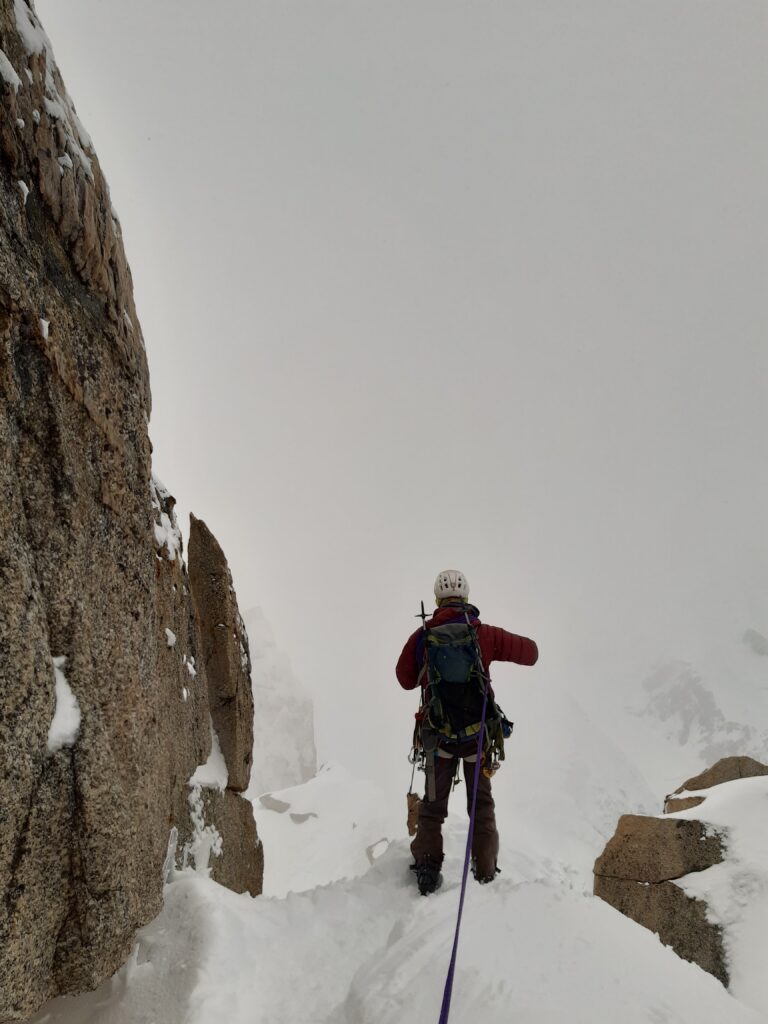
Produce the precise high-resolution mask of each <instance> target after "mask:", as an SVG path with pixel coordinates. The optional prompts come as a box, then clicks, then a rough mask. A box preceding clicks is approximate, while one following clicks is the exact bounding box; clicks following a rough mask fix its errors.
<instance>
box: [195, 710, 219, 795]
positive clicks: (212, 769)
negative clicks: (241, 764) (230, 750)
mask: <svg viewBox="0 0 768 1024" xmlns="http://www.w3.org/2000/svg"><path fill="white" fill-rule="evenodd" d="M228 781H229V774H228V772H227V764H226V761H225V760H224V755H223V754H222V752H221V744H220V743H219V737H218V736H217V735H216V730H215V729H214V728H213V721H211V752H210V754H209V755H208V760H207V761H206V762H205V764H201V765H199V766H198V767H197V768H196V769H195V773H194V775H193V776H192V778H191V779H190V780H189V785H190V786H201V787H203V788H204V789H218V790H220V791H221V792H222V793H223V792H224V790H225V789H226V788H227V782H228Z"/></svg>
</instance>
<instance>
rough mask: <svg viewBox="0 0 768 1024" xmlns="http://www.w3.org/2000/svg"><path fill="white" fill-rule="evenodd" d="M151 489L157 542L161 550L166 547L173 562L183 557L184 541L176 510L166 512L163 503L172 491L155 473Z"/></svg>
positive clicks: (167, 554)
mask: <svg viewBox="0 0 768 1024" xmlns="http://www.w3.org/2000/svg"><path fill="white" fill-rule="evenodd" d="M149 491H150V499H151V502H152V508H153V510H154V512H155V524H154V530H155V543H156V544H157V547H158V549H159V550H160V551H162V549H163V548H165V550H166V556H165V557H166V558H167V559H168V561H169V562H173V561H175V559H176V558H179V559H180V558H181V552H182V547H183V542H182V537H181V529H180V528H179V524H178V521H177V519H176V514H175V512H174V511H173V510H172V509H171V512H170V514H169V513H168V512H164V511H163V507H162V504H161V501H167V500H168V499H169V498H170V496H171V493H170V491H169V490H168V488H167V487H165V486H164V484H163V483H162V482H161V481H160V480H159V479H158V478H157V477H156V476H155V475H154V474H153V476H152V479H151V480H150V484H149Z"/></svg>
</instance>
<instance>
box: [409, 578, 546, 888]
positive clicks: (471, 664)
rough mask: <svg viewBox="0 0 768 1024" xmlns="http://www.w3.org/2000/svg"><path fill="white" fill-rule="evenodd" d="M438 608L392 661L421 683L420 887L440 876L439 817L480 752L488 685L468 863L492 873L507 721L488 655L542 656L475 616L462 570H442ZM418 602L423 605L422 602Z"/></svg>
mask: <svg viewBox="0 0 768 1024" xmlns="http://www.w3.org/2000/svg"><path fill="white" fill-rule="evenodd" d="M434 590H435V599H436V602H437V609H436V611H435V612H434V614H433V616H432V617H431V618H430V619H428V620H427V619H424V620H423V622H424V625H423V628H421V629H417V630H416V632H415V633H413V634H412V635H411V636H410V637H409V639H408V641H407V643H406V645H405V647H404V648H403V652H402V654H401V655H400V659H399V661H398V663H397V669H396V673H397V678H398V681H399V683H400V685H401V686H402V687H403V689H405V690H413V689H415V688H416V687H417V686H419V685H420V686H421V699H422V704H421V709H420V711H419V714H418V715H417V741H416V743H417V745H418V746H419V747H420V750H421V757H422V759H423V763H424V768H425V771H426V775H427V784H426V792H425V796H424V799H423V800H422V801H421V802H420V804H419V810H418V823H417V830H416V836H415V838H414V840H413V842H412V843H411V852H412V853H413V857H414V861H415V863H414V864H413V865H412V867H413V869H414V870H415V872H416V879H417V882H418V886H419V891H420V892H421V893H422V895H427V894H428V893H431V892H434V891H435V890H436V889H438V888H439V886H440V884H441V883H442V875H441V873H440V868H441V865H442V862H443V836H442V825H443V822H444V821H445V818H446V815H447V813H448V798H449V796H450V792H451V784H452V782H453V778H454V774H455V772H456V770H457V767H458V761H459V760H460V759H461V760H463V762H464V764H465V766H466V765H467V764H468V763H469V764H474V762H475V761H476V759H477V749H478V734H479V732H480V719H481V717H482V707H483V690H484V689H485V688H487V690H488V703H487V711H486V725H485V738H484V742H483V748H484V752H483V755H482V765H483V770H482V771H481V773H480V780H479V784H478V792H477V804H476V811H475V829H474V834H473V837H472V870H473V874H474V876H475V878H476V879H477V881H478V882H481V883H485V882H491V881H493V879H494V878H495V876H496V874H497V871H498V868H497V864H496V861H497V857H498V852H499V834H498V831H497V830H496V815H495V812H494V803H493V796H492V795H491V775H492V774H493V771H494V769H495V767H497V765H496V763H495V761H496V757H497V756H499V754H500V756H501V757H502V758H503V756H504V755H503V737H502V732H503V734H504V735H509V732H510V731H511V723H509V722H507V720H506V718H505V717H504V715H503V713H502V712H500V711H499V709H498V707H497V706H496V703H495V699H494V695H493V690H492V689H491V687H490V678H489V676H488V667H489V665H490V664H491V662H493V661H513V662H516V663H517V664H518V665H535V664H536V661H537V659H538V656H539V652H538V648H537V646H536V644H535V643H534V642H533V640H528V639H527V638H526V637H523V636H517V635H516V634H514V633H508V632H507V631H506V630H504V629H500V628H499V627H498V626H487V625H485V624H483V623H481V622H480V618H479V612H478V610H477V608H475V606H474V605H471V604H469V601H468V598H469V585H468V583H467V579H466V577H465V576H464V575H463V573H460V572H458V571H456V570H454V569H449V570H446V571H445V572H441V573H440V575H439V576H438V577H437V579H436V580H435V588H434ZM422 610H423V605H422ZM473 775H474V773H473V771H471V770H469V771H468V770H467V768H466V767H465V769H464V778H465V783H466V789H467V809H468V811H469V809H470V807H471V802H472V788H473Z"/></svg>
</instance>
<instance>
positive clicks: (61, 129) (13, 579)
mask: <svg viewBox="0 0 768 1024" xmlns="http://www.w3.org/2000/svg"><path fill="white" fill-rule="evenodd" d="M149 412H150V391H149V377H148V370H147V361H146V356H145V352H144V345H143V340H142V335H141V329H140V326H139V322H138V318H137V316H136V311H135V308H134V304H133V294H132V285H131V276H130V271H129V269H128V264H127V261H126V258H125V253H124V250H123V244H122V237H121V231H120V225H119V222H118V220H117V218H116V215H115V213H114V211H113V210H112V206H111V202H110V198H109V190H108V188H107V185H106V182H105V181H104V178H103V176H102V173H101V169H100V167H99V162H98V158H97V157H96V154H95V153H94V151H93V148H92V146H91V143H90V140H89V139H88V136H87V134H86V133H85V130H84V129H83V127H82V125H81V124H80V122H79V120H78V118H77V115H76V113H75V110H74V107H73V106H72V103H71V101H70V99H69V97H68V96H67V94H66V90H65V88H64V85H63V82H62V79H61V76H60V74H59V72H58V70H57V68H56V66H55V64H54V62H53V54H52V51H51V48H50V44H49V42H48V40H47V38H46V36H45V34H44V32H43V31H42V28H41V27H40V25H39V22H38V20H37V17H36V15H35V13H34V10H33V8H32V7H31V6H29V4H28V3H27V2H25V0H0V593H2V615H0V890H1V891H2V901H1V902H0V1020H2V1021H5V1020H23V1019H25V1018H26V1017H28V1016H30V1015H31V1014H32V1013H33V1012H34V1011H35V1010H36V1009H37V1007H39V1006H40V1005H41V1004H42V1003H43V1002H44V1001H45V1000H47V999H48V998H51V997H52V996H55V995H58V994H60V993H63V992H73V991H78V990H82V989H86V988H92V987H95V986H96V985H97V984H99V983H100V982H101V981H102V980H103V979H104V978H105V977H107V976H108V975H109V974H111V973H112V972H113V971H114V970H115V969H116V968H117V967H118V966H119V965H120V963H121V962H122V961H123V960H124V958H125V957H126V956H127V954H128V952H129V951H130V948H131V944H132V941H133V935H134V932H135V931H136V929H137V928H139V927H141V926H142V925H143V924H145V923H146V922H147V921H149V920H150V919H151V918H152V917H153V916H155V915H156V914H157V913H158V911H159V909H160V906H161V903H162V883H163V865H164V862H165V858H166V852H167V847H168V839H169V834H170V833H171V832H172V830H173V829H174V828H177V829H179V830H181V829H183V828H189V827H190V802H189V795H190V791H189V787H188V785H187V783H188V780H189V778H190V777H191V775H192V774H193V773H194V771H195V769H196V767H197V766H198V765H199V764H201V763H203V762H204V761H205V760H206V758H207V757H208V755H209V752H210V747H211V732H210V716H211V710H212V709H211V707H210V705H209V699H208V679H207V676H206V672H205V659H204V657H203V655H202V650H203V641H202V637H201V631H200V625H199V623H198V620H197V618H196V617H195V608H194V604H193V602H192V599H191V590H190V582H189V576H188V574H187V570H186V568H185V567H184V564H183V561H182V553H181V541H180V536H179V533H178V528H177V527H176V525H175V519H174V516H173V499H172V498H171V497H170V495H169V494H168V493H167V492H166V491H165V490H164V489H163V488H162V486H161V485H159V484H158V483H157V482H156V481H153V479H152V475H151V445H150V442H149V437H148V432H147V423H148V417H149ZM231 646H232V644H230V647H231ZM230 654H231V657H232V658H235V657H239V656H240V650H239V646H237V647H235V648H233V650H232V651H231V652H230ZM54 659H57V660H56V664H57V666H58V672H57V673H55V672H54ZM62 659H63V660H62ZM242 671H243V672H244V673H247V667H243V668H242ZM67 709H69V711H68V713H69V719H67V717H66V712H67ZM244 713H246V714H247V708H246V709H245V712H244ZM62 716H63V717H62ZM62 721H64V722H65V724H66V721H69V726H68V727H66V728H64V729H63V730H62V728H61V722H62ZM233 728H235V730H236V729H243V730H247V729H248V728H250V722H249V723H247V724H242V723H241V724H239V725H237V726H236V727H234V726H233ZM249 756H250V755H249ZM237 770H238V771H239V772H240V776H241V778H240V781H242V776H243V775H244V774H245V773H246V771H247V765H245V764H242V765H239V767H238V769H237ZM233 772H234V773H235V774H237V773H236V772H235V770H234V769H233ZM246 782H247V780H246ZM216 813H218V810H217V808H216V807H212V808H211V810H210V814H211V815H215V814H216ZM222 814H223V819H222V823H221V824H220V826H217V827H219V832H220V835H221V837H222V842H223V848H224V849H225V850H226V849H227V845H228V843H231V844H233V845H234V846H238V844H241V845H242V844H245V845H246V846H247V845H248V844H249V843H250V844H251V846H252V847H253V849H252V850H251V860H252V861H253V866H252V868H251V874H250V876H249V885H246V886H245V887H246V888H249V886H250V891H257V890H258V888H259V884H260V883H259V873H258V858H259V857H260V850H259V849H258V846H257V843H256V837H255V829H254V827H253V821H252V817H251V818H250V820H247V818H248V816H247V815H244V814H243V813H242V811H241V809H240V808H239V807H238V813H233V812H231V811H230V809H229V808H228V807H226V808H225V809H224V810H223V811H222ZM233 829H234V834H232V830H233ZM243 830H244V831H243ZM249 848H250V847H249ZM179 856H180V857H181V856H182V851H181V850H180V851H179ZM246 859H247V858H246Z"/></svg>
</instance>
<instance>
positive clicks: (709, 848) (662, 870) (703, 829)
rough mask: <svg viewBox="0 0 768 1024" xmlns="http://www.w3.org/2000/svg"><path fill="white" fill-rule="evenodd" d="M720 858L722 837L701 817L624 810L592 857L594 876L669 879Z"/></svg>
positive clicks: (678, 876)
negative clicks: (689, 818)
mask: <svg viewBox="0 0 768 1024" xmlns="http://www.w3.org/2000/svg"><path fill="white" fill-rule="evenodd" d="M722 859H723V837H722V836H721V835H719V834H718V833H717V832H715V831H714V830H713V829H711V828H710V827H709V826H707V825H705V824H704V823H703V822H701V821H686V820H683V819H681V818H666V819H665V818H651V817H645V816H643V815H639V814H623V815H622V816H621V817H620V818H619V824H618V827H617V829H616V832H615V834H614V835H613V836H612V838H611V839H609V840H608V844H607V846H606V847H605V850H603V852H602V854H601V855H600V856H599V857H598V858H597V860H596V861H595V876H596V877H607V878H622V879H626V880H628V881H635V882H642V883H649V882H652V883H657V882H668V881H671V880H672V879H674V878H682V877H683V875H687V874H690V872H691V871H704V870H705V869H706V868H710V867H712V865H713V864H719V863H720V862H721V861H722Z"/></svg>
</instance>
